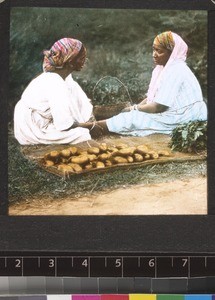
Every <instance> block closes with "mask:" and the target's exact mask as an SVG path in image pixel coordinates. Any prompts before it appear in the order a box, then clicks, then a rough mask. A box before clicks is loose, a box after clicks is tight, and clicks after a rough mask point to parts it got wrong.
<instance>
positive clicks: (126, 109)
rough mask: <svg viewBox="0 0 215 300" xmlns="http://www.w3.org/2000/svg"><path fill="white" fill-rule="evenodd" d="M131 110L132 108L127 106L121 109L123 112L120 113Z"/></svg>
mask: <svg viewBox="0 0 215 300" xmlns="http://www.w3.org/2000/svg"><path fill="white" fill-rule="evenodd" d="M131 110H132V106H127V107H125V108H123V110H122V111H121V112H129V111H131Z"/></svg>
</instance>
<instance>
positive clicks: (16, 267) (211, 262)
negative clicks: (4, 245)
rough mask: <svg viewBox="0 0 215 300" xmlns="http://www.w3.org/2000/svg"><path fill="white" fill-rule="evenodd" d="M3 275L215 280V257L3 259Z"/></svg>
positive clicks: (0, 273) (0, 260) (0, 271)
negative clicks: (214, 278)
mask: <svg viewBox="0 0 215 300" xmlns="http://www.w3.org/2000/svg"><path fill="white" fill-rule="evenodd" d="M0 276H48V277H117V278H126V277H146V278H168V277H170V278H181V277H187V278H195V277H203V276H204V277H206V276H207V277H215V255H211V256H190V255H189V256H172V255H171V256H167V255H165V256H162V255H156V256H144V255H138V256H135V255H131V256H129V255H117V256H102V255H100V256H93V255H90V256H87V255H86V256H84V255H83V256H78V255H77V256H76V255H71V256H70V255H65V256H60V255H59V256H58V255H51V256H47V255H45V256H42V255H41V256H30V255H29V256H0Z"/></svg>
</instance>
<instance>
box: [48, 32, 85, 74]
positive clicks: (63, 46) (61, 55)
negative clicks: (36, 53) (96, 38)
mask: <svg viewBox="0 0 215 300" xmlns="http://www.w3.org/2000/svg"><path fill="white" fill-rule="evenodd" d="M81 47H82V42H80V41H79V40H76V39H73V38H63V39H61V40H58V41H57V42H55V43H54V45H53V46H52V47H51V49H50V50H44V51H43V54H44V60H43V71H44V72H52V71H54V70H55V69H62V68H63V66H64V64H65V63H66V62H67V61H68V60H72V59H73V58H75V57H76V56H77V55H78V53H79V51H80V50H81Z"/></svg>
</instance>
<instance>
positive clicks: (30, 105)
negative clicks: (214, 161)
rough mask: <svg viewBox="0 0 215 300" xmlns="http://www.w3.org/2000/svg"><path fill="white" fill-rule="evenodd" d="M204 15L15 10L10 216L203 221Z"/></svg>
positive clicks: (192, 12)
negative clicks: (166, 217) (188, 217)
mask: <svg viewBox="0 0 215 300" xmlns="http://www.w3.org/2000/svg"><path fill="white" fill-rule="evenodd" d="M207 31H208V30H207V11H203V10H202V11H201V10H174V11H173V10H145V9H87V8H39V7H38V8H36V7H31V8H30V7H26V8H25V7H13V8H11V18H10V83H9V84H10V95H9V101H8V115H9V125H8V126H9V127H8V128H9V134H8V190H9V196H8V199H9V215H68V216H74V215H77V216H82V215H83V216H85V215H105V216H106V215H205V214H207V115H208V110H207V104H208V96H207V51H208V41H207V35H208V32H207Z"/></svg>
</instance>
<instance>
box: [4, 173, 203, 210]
mask: <svg viewBox="0 0 215 300" xmlns="http://www.w3.org/2000/svg"><path fill="white" fill-rule="evenodd" d="M206 192H207V183H206V178H205V177H196V178H186V179H184V180H175V181H172V182H171V181H170V182H165V183H157V184H147V185H143V184H142V185H136V186H132V187H126V186H123V187H122V188H120V189H117V190H115V191H110V192H109V193H101V194H94V195H91V196H90V197H82V198H78V199H74V198H68V197H67V198H63V199H60V200H59V199H57V200H49V199H38V200H35V199H34V200H29V201H28V200H25V201H22V202H19V203H15V204H12V205H11V206H10V208H9V214H10V215H137V214H138V215H159V214H160V215H161V214H162V215H166V214H168V215H171V214H172V215H176V214H179V215H181V214H185V215H188V214H194V215H197V214H207V194H206Z"/></svg>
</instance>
